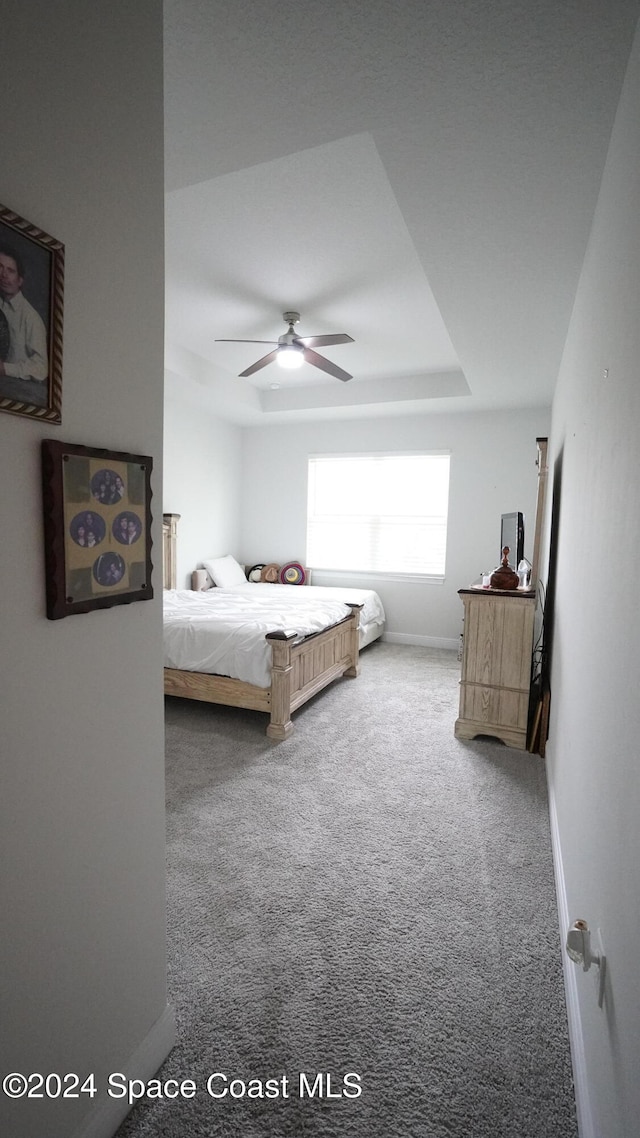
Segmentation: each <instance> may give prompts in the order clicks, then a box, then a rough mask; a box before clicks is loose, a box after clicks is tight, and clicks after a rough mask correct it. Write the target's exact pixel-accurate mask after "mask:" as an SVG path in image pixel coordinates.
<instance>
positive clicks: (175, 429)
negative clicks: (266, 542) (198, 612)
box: [163, 376, 242, 589]
mask: <svg viewBox="0 0 640 1138" xmlns="http://www.w3.org/2000/svg"><path fill="white" fill-rule="evenodd" d="M188 386H189V381H188V380H187V379H185V378H183V379H182V380H181V381H180V385H179V388H178V390H176V389H175V386H174V377H173V376H168V377H167V384H166V389H165V423H164V489H163V503H164V511H165V513H171V514H179V515H180V520H179V522H178V541H177V573H176V575H177V587H178V588H179V589H190V588H191V573H192V572H193V570H194V569H195V568H197V567H198V566H199V565H201V564H202V561H203V559H204V558H208V557H220V556H224V555H225V554H226V553H231V554H233V555H234V556H236V557H237V556H239V543H240V521H239V512H240V485H241V480H242V452H241V428H240V427H237V426H234V425H233V424H232V423H228V422H226V421H225V420H223V419H221V418H219V417H218V416H217V415H215V414H214V413H213V411H212V410H211V409H210V408H208V406H207V405H206V402H205V400H204V398H203V397H202V394H201V391H200V396H201V397H200V399H199V401H198V396H197V395H195V396H191V397H189V395H188Z"/></svg>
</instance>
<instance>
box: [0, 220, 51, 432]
mask: <svg viewBox="0 0 640 1138" xmlns="http://www.w3.org/2000/svg"><path fill="white" fill-rule="evenodd" d="M0 258H1V261H0V265H1V266H2V267H0V365H1V366H0V411H8V412H9V413H10V414H12V415H27V416H30V417H31V418H35V419H40V420H44V421H45V422H48V423H61V422H62V323H63V304H64V245H63V244H62V242H61V241H58V240H57V239H56V238H55V237H51V236H50V235H49V234H48V233H45V232H44V230H43V229H40V228H39V227H38V226H37V225H33V224H32V223H31V222H30V221H26V220H25V219H24V218H23V217H20V216H19V215H18V214H17V213H14V211H13V210H11V209H8V208H7V207H6V206H3V205H0ZM7 303H9V304H11V309H8V308H7V309H6V310H5V308H4V305H5V304H7ZM16 307H19V309H20V311H19V313H18V314H17V315H16V323H17V322H18V320H19V324H20V331H17V330H16V328H15V326H12V325H13V309H15V308H16ZM7 313H8V316H7ZM5 366H6V367H7V368H8V370H9V374H6V373H5ZM30 369H33V374H30Z"/></svg>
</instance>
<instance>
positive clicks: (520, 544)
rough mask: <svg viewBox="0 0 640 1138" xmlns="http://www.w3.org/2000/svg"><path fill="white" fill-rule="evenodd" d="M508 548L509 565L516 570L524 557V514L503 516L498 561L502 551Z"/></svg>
mask: <svg viewBox="0 0 640 1138" xmlns="http://www.w3.org/2000/svg"><path fill="white" fill-rule="evenodd" d="M505 545H508V546H509V564H510V566H511V568H512V569H517V568H518V565H519V564H520V562H521V561H522V558H523V557H524V514H519V513H515V514H503V515H502V520H501V525H500V561H502V550H503V549H504V547H505Z"/></svg>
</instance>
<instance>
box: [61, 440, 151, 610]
mask: <svg viewBox="0 0 640 1138" xmlns="http://www.w3.org/2000/svg"><path fill="white" fill-rule="evenodd" d="M152 466H153V462H152V459H151V458H149V457H148V456H145V455H139V454H125V453H123V452H121V451H109V450H104V449H97V448H91V447H87V446H80V445H77V444H74V443H61V442H58V441H57V440H55V439H43V440H42V489H43V507H44V531H45V555H46V597H47V616H48V617H49V619H50V620H58V619H60V618H61V617H64V616H71V615H72V614H74V613H85V612H90V611H91V610H93V609H101V608H111V607H112V606H113V605H123V604H129V603H130V602H132V601H147V600H151V598H152V597H153V588H152V584H151V574H152V563H151V483H150V479H151V470H152Z"/></svg>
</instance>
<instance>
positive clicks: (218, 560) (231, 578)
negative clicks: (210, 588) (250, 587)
mask: <svg viewBox="0 0 640 1138" xmlns="http://www.w3.org/2000/svg"><path fill="white" fill-rule="evenodd" d="M202 564H203V565H204V567H205V569H206V570H207V573H208V574H209V576H210V577H211V580H212V581H213V583H214V585H217V586H218V588H219V589H228V588H230V587H231V585H246V583H247V578H246V577H245V575H244V569H243V568H242V565H239V564H238V562H237V561H236V559H235V557H232V556H231V554H230V553H228V554H227V556H226V557H214V558H213V560H211V561H203V562H202Z"/></svg>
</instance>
